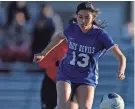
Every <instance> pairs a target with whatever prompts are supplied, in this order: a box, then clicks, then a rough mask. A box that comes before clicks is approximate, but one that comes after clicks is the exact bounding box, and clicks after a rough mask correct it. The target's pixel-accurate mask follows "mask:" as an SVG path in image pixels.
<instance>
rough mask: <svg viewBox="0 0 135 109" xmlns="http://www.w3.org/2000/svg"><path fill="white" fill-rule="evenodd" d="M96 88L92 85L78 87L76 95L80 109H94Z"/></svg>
mask: <svg viewBox="0 0 135 109" xmlns="http://www.w3.org/2000/svg"><path fill="white" fill-rule="evenodd" d="M94 92H95V87H94V86H90V85H80V86H78V87H77V90H76V95H77V101H78V104H79V109H92V104H93V100H94Z"/></svg>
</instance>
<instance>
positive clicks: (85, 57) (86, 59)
mask: <svg viewBox="0 0 135 109" xmlns="http://www.w3.org/2000/svg"><path fill="white" fill-rule="evenodd" d="M72 55H73V59H72V60H71V61H70V64H71V65H75V64H77V65H78V66H79V67H87V65H88V64H89V56H88V55H87V54H84V53H80V54H76V53H75V51H73V52H72ZM77 58H81V60H77Z"/></svg>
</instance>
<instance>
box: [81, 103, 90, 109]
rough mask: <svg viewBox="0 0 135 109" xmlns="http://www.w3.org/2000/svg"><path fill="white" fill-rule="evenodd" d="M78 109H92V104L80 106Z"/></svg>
mask: <svg viewBox="0 0 135 109" xmlns="http://www.w3.org/2000/svg"><path fill="white" fill-rule="evenodd" d="M79 109H92V104H91V103H84V104H80V105H79Z"/></svg>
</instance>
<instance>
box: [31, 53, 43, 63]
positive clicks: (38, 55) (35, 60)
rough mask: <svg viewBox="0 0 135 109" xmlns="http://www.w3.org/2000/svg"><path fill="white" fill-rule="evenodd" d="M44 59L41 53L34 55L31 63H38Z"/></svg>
mask: <svg viewBox="0 0 135 109" xmlns="http://www.w3.org/2000/svg"><path fill="white" fill-rule="evenodd" d="M44 57H45V56H44V55H42V54H41V53H38V54H35V55H34V59H33V62H34V63H38V62H40V61H41V60H42V59H43V58H44Z"/></svg>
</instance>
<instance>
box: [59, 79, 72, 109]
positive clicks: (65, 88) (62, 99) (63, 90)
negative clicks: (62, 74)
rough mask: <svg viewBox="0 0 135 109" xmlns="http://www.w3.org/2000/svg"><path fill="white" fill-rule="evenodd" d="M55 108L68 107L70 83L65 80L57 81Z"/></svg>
mask: <svg viewBox="0 0 135 109" xmlns="http://www.w3.org/2000/svg"><path fill="white" fill-rule="evenodd" d="M56 87H57V109H68V108H69V102H70V95H71V84H70V83H69V82H65V81H57V83H56Z"/></svg>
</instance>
